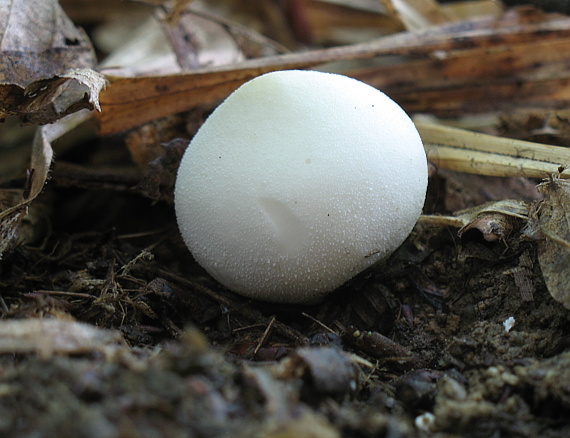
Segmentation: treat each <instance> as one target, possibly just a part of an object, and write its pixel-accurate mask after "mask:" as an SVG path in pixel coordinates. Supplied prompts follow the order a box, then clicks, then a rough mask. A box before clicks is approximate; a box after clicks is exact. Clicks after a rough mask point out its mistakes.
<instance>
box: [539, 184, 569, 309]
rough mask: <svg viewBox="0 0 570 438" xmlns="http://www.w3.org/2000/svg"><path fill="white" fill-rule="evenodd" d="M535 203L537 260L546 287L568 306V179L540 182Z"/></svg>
mask: <svg viewBox="0 0 570 438" xmlns="http://www.w3.org/2000/svg"><path fill="white" fill-rule="evenodd" d="M538 188H539V190H540V192H541V193H542V194H544V200H543V201H542V202H541V203H540V205H539V207H538V211H537V213H538V231H539V233H540V234H542V236H540V237H542V238H541V239H540V240H539V241H538V261H539V263H540V269H541V270H542V275H543V277H544V281H545V282H546V287H547V288H548V291H549V292H550V294H551V295H552V296H553V297H554V299H555V300H557V301H559V302H561V303H562V304H563V305H564V307H566V308H567V309H570V182H568V181H566V180H559V179H552V180H550V181H548V182H546V183H543V184H541V185H540V186H539V187H538Z"/></svg>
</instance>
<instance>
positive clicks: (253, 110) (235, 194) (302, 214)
mask: <svg viewBox="0 0 570 438" xmlns="http://www.w3.org/2000/svg"><path fill="white" fill-rule="evenodd" d="M426 188H427V160H426V155H425V152H424V149H423V145H422V141H421V139H420V136H419V134H418V132H417V130H416V128H415V126H414V124H413V122H412V121H411V120H410V118H409V117H408V116H407V115H406V113H405V112H404V111H403V110H402V108H400V106H398V105H397V104H396V103H395V102H394V101H392V100H391V99H390V98H388V97H387V96H386V95H385V94H383V93H382V92H380V91H378V90H377V89H375V88H373V87H371V86H369V85H366V84H364V83H362V82H360V81H357V80H355V79H352V78H348V77H346V76H341V75H337V74H331V73H321V72H315V71H299V70H289V71H279V72H273V73H268V74H265V75H262V76H259V77H257V78H255V79H253V80H251V81H249V82H247V83H245V84H244V85H242V86H241V87H240V88H238V89H237V90H236V91H235V92H234V93H233V94H231V95H230V96H229V97H228V98H227V99H226V100H225V101H224V102H223V103H222V104H221V105H220V106H219V107H218V108H217V109H216V110H215V111H214V112H213V113H212V114H211V115H210V117H209V118H208V119H207V120H206V122H205V123H204V125H203V126H202V127H201V128H200V129H199V131H198V132H197V133H196V135H195V136H194V138H193V139H192V141H191V142H190V145H189V146H188V148H187V150H186V152H185V154H184V157H183V158H182V161H181V163H180V168H179V170H178V176H177V180H176V187H175V209H176V216H177V220H178V225H179V228H180V231H181V233H182V237H183V238H184V241H185V243H186V245H187V246H188V248H189V249H190V251H191V252H192V254H193V255H194V258H195V259H196V260H197V261H198V263H199V264H200V265H201V266H202V267H203V268H205V269H206V271H207V272H208V273H209V274H210V275H212V276H213V277H214V278H215V279H216V280H218V281H219V282H220V283H222V284H223V285H225V286H226V287H227V288H229V289H231V290H233V291H235V292H237V293H239V294H242V295H245V296H248V297H252V298H256V299H260V300H265V301H273V302H287V303H310V302H316V301H318V300H319V299H320V298H322V296H323V295H324V294H325V293H327V292H330V291H332V290H334V289H336V288H337V287H339V286H341V285H342V284H343V283H345V282H346V281H347V280H349V279H350V278H352V277H353V276H355V275H356V274H358V273H360V272H361V271H363V270H365V269H366V268H368V267H369V266H371V265H372V264H374V263H375V262H377V261H379V260H380V259H383V258H385V257H387V256H388V255H390V254H391V253H392V252H393V251H394V250H395V249H396V248H398V246H400V245H401V244H402V242H403V241H404V240H405V239H406V237H407V236H408V235H409V233H410V232H411V230H412V228H413V227H414V224H415V223H416V221H417V219H418V217H419V215H420V213H421V210H422V207H423V203H424V199H425V194H426Z"/></svg>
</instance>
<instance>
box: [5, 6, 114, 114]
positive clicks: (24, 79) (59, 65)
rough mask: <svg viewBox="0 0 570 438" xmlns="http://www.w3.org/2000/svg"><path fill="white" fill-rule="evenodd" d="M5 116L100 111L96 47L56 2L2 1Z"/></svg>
mask: <svg viewBox="0 0 570 438" xmlns="http://www.w3.org/2000/svg"><path fill="white" fill-rule="evenodd" d="M0 10H2V11H6V13H3V14H2V16H1V17H0V120H1V119H4V118H6V117H7V116H9V115H16V116H18V117H19V118H20V120H21V121H22V122H24V123H35V124H45V123H51V122H54V121H55V120H58V119H59V118H61V117H63V116H65V115H67V114H70V113H72V112H75V111H78V110H80V109H82V108H88V109H94V108H97V109H98V106H99V105H98V95H99V92H100V91H101V89H102V88H103V87H104V85H105V79H104V77H103V76H102V75H100V74H99V73H96V72H95V71H92V70H89V68H91V67H93V66H94V65H95V54H94V51H93V47H92V46H91V43H90V42H89V39H88V38H87V36H86V34H85V33H84V32H83V31H82V30H81V29H78V28H76V27H75V25H74V24H73V23H72V22H71V21H70V20H69V18H68V17H67V16H66V15H65V13H64V12H63V10H62V9H61V7H60V6H59V4H58V3H57V1H56V0H49V1H47V0H35V1H33V0H29V1H25V0H0Z"/></svg>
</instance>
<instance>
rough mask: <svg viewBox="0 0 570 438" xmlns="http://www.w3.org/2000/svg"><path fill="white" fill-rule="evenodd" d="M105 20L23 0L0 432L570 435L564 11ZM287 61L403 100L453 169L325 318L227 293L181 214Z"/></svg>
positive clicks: (218, 8) (338, 10) (5, 51)
mask: <svg viewBox="0 0 570 438" xmlns="http://www.w3.org/2000/svg"><path fill="white" fill-rule="evenodd" d="M92 3H93V2H90V1H77V0H62V1H61V5H62V6H61V7H60V6H59V4H58V3H57V2H55V1H44V2H41V1H34V0H19V1H3V0H0V8H1V9H2V11H4V10H6V11H10V14H4V16H3V17H2V18H0V35H1V36H2V37H1V38H0V41H1V44H0V96H2V97H0V118H2V119H4V118H6V123H5V124H3V125H2V126H0V317H1V320H0V368H1V370H2V372H1V373H0V395H1V397H0V436H5V437H22V436H25V437H32V436H33V437H50V436H61V437H74V438H76V437H85V438H88V437H105V438H115V437H124V436H138V437H143V438H146V437H148V438H150V437H155V436H169V437H212V438H213V437H221V436H235V437H238V438H239V437H244V438H245V437H289V436H291V437H292V436H294V437H325V438H328V437H330V438H337V437H377V436H386V437H388V436H389V437H403V438H407V437H410V438H412V437H418V436H434V437H438V438H452V437H458V436H464V437H473V438H475V437H499V436H514V437H534V436H542V437H548V438H557V437H560V438H563V437H567V436H569V435H570V421H569V420H568V412H569V411H570V398H569V397H568V394H569V393H570V375H569V371H568V370H569V369H570V366H569V365H570V344H569V343H568V336H567V334H568V331H569V330H570V312H569V309H570V295H568V290H569V289H570V287H569V285H568V278H570V277H569V275H568V274H569V273H570V258H569V257H568V254H569V253H568V248H569V245H570V243H569V242H570V232H569V230H570V224H569V220H568V211H570V205H569V204H568V199H569V196H570V195H569V185H568V184H569V183H568V180H567V179H566V178H567V176H568V175H569V174H570V172H568V171H567V166H568V165H569V163H568V162H569V160H570V158H569V157H570V156H569V155H568V147H570V137H569V135H568V134H569V133H570V129H569V126H570V123H569V121H568V120H569V117H568V111H567V110H566V108H567V107H568V104H569V101H570V97H569V96H570V95H569V94H568V90H569V88H568V87H569V85H568V72H569V71H570V70H569V69H568V63H569V62H570V58H569V57H568V53H567V52H568V51H567V50H566V48H567V46H568V43H569V38H570V19H569V18H568V16H566V15H563V13H564V10H563V9H561V8H560V7H558V8H557V10H558V13H549V12H546V11H543V10H541V9H538V8H536V7H529V6H521V7H511V6H510V5H506V4H502V3H501V2H487V1H484V0H470V1H467V2H459V3H451V4H448V3H440V2H437V1H433V0H430V1H429V2H426V1H423V0H405V1H390V0H383V1H381V2H377V1H373V0H350V1H343V2H339V1H336V0H303V1H291V2H275V1H272V0H259V1H257V2H239V1H234V0H214V1H208V2H205V1H201V0H194V1H191V2H190V1H178V2H166V1H157V0H153V1H148V2H146V3H145V4H142V3H141V2H135V3H126V2H120V1H116V0H104V1H102V2H100V3H99V2H98V3H97V6H96V7H93V4H92ZM505 3H509V4H510V3H513V2H505ZM533 3H535V4H536V5H538V6H542V5H543V3H548V2H539V1H536V2H533ZM552 3H555V2H552ZM548 6H549V7H548V9H549V10H552V8H551V7H550V6H552V5H548ZM63 11H66V13H68V14H69V16H70V17H71V18H72V20H73V21H72V20H71V19H69V18H68V17H67V15H66V13H64V12H63ZM117 16H119V17H121V18H120V20H117V19H116V17H117ZM113 17H115V18H113ZM78 25H81V26H83V27H84V28H85V29H86V31H83V30H81V28H79V27H78ZM94 47H95V48H94ZM96 56H97V57H98V58H99V59H97V60H96V58H95V57H96ZM288 68H315V69H323V70H327V71H329V70H330V71H335V72H339V73H344V74H347V75H349V76H353V77H356V78H358V79H360V80H363V81H365V82H368V83H370V84H372V85H373V86H376V87H379V88H381V89H382V90H383V91H385V92H386V93H387V94H388V95H390V96H391V97H392V98H393V99H394V100H396V101H397V102H399V103H400V104H402V105H403V106H404V107H405V108H406V110H407V111H408V112H409V113H410V114H411V115H413V116H414V120H415V121H416V123H417V126H418V128H419V130H420V131H421V135H422V137H423V139H424V143H425V145H426V150H427V152H428V158H429V160H430V181H429V188H428V196H427V201H426V204H425V208H424V215H423V216H422V218H421V220H420V221H419V222H418V224H417V225H416V227H415V229H414V232H413V233H412V235H411V236H410V237H409V238H408V240H407V241H406V242H405V243H404V244H403V245H402V246H401V248H400V249H399V250H398V251H397V252H396V253H395V254H394V255H393V256H392V257H390V258H389V259H388V260H385V261H382V262H381V263H379V264H377V265H375V266H373V267H371V268H370V269H369V270H367V271H366V272H364V273H362V274H361V275H359V276H357V277H355V278H353V279H352V280H350V281H349V282H348V283H347V284H345V285H343V286H342V287H340V288H339V289H338V290H337V291H335V292H333V293H332V294H330V295H329V296H327V297H326V299H325V300H323V301H322V302H321V303H319V304H315V305H279V306H276V305H275V304H270V303H264V302H258V301H252V300H248V299H246V298H244V297H241V296H238V295H236V294H233V293H231V292H230V291H228V290H227V289H225V288H224V287H222V286H221V285H220V284H218V283H217V282H216V281H215V280H214V279H212V278H211V277H210V276H208V274H207V273H206V272H205V271H204V270H203V269H201V268H200V266H199V265H198V264H197V263H196V262H195V261H194V260H193V258H192V256H191V254H189V253H188V250H187V249H186V247H185V245H184V243H183V241H182V239H181V237H180V235H179V232H178V230H177V226H176V219H175V215H174V211H173V206H172V187H173V183H174V179H175V174H176V170H177V167H178V162H179V159H180V156H181V155H182V153H183V151H184V149H185V147H186V145H187V144H188V141H189V139H191V138H192V137H193V135H194V134H195V133H196V131H197V129H198V128H199V127H200V126H201V124H202V123H203V122H204V120H205V119H206V118H207V117H208V115H209V114H210V113H211V111H212V110H213V109H214V108H215V107H216V106H217V105H218V104H219V102H220V100H221V99H223V98H225V97H226V96H227V95H228V94H229V93H230V92H231V91H233V90H234V89H235V88H236V87H237V86H239V85H240V84H242V83H243V82H245V81H247V80H248V79H251V78H253V77H255V76H257V75H260V74H262V73H264V72H267V71H273V70H282V69H288ZM107 81H108V86H107V88H106V89H105V90H104V91H103V87H104V86H105V83H107ZM99 101H100V109H101V112H100V113H98V114H96V115H95V114H94V113H93V112H90V111H88V110H95V109H98V102H99ZM81 108H83V109H81ZM80 109H81V110H80ZM68 113H73V114H70V115H68V116H65V117H63V116H64V115H66V114H68ZM19 122H26V123H32V124H38V125H40V126H38V127H37V128H36V129H35V134H34V132H33V131H30V130H29V128H28V129H24V128H20V127H18V126H17V125H18V123H19ZM308 122H309V121H308ZM48 123H50V124H48ZM96 125H97V126H96ZM473 131H477V132H473ZM24 163H28V164H24ZM405 171H406V169H402V172H405ZM218 177H219V178H223V175H219V176H218Z"/></svg>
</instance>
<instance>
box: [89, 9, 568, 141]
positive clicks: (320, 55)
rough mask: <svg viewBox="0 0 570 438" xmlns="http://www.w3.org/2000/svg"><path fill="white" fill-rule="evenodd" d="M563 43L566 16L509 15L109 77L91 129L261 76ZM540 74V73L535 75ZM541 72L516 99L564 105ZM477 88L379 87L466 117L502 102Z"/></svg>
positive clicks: (215, 96)
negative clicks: (386, 58) (171, 71)
mask: <svg viewBox="0 0 570 438" xmlns="http://www.w3.org/2000/svg"><path fill="white" fill-rule="evenodd" d="M535 15H536V14H535ZM538 36H539V37H540V38H538ZM568 39H570V19H568V18H567V17H556V16H554V17H550V16H546V17H544V16H542V15H539V16H535V17H534V21H533V20H530V22H529V21H528V20H527V21H525V20H524V19H522V18H521V19H520V20H517V19H516V18H512V17H511V18H510V19H508V20H507V21H497V20H495V19H476V20H469V21H462V22H458V23H454V24H451V25H445V26H440V27H436V28H432V29H430V30H426V31H423V32H402V33H400V34H396V35H391V36H388V37H384V38H380V39H376V40H373V41H370V42H366V43H362V44H356V45H352V46H345V47H335V48H332V49H323V50H315V51H309V52H302V53H293V54H285V55H279V56H270V57H266V58H260V59H254V60H247V61H244V62H242V63H239V64H235V65H228V66H220V67H214V68H209V69H199V70H196V71H193V72H191V73H184V74H177V75H170V76H158V77H137V78H133V77H111V78H109V79H110V80H111V86H110V87H108V89H107V90H105V91H104V92H103V93H102V94H101V107H102V110H103V111H102V112H101V113H100V115H98V122H99V129H100V132H101V133H102V134H109V133H113V132H119V131H122V130H126V129H129V128H131V127H134V126H137V125H139V124H142V123H144V122H146V121H150V120H153V119H157V118H161V117H164V116H166V115H169V114H174V113H176V112H181V111H185V110H188V109H189V108H192V107H194V106H198V105H202V104H207V103H212V102H215V101H217V100H219V99H222V98H224V97H226V96H227V95H228V94H230V93H231V92H232V91H234V90H235V89H236V88H237V87H238V86H239V85H241V84H243V83H244V82H246V81H248V80H250V79H253V78H254V77H256V76H258V75H260V74H263V73H267V72H269V71H275V70H284V69H293V68H308V67H311V66H315V65H319V64H324V63H328V62H333V61H340V60H358V59H371V58H373V57H375V56H380V55H394V54H397V55H426V56H427V55H431V54H432V53H433V52H434V51H441V52H448V53H454V54H456V53H460V52H461V50H469V51H470V53H471V52H472V51H473V50H475V49H479V50H481V51H480V52H478V62H479V64H485V63H481V56H482V55H485V54H489V53H494V51H500V50H498V49H499V48H507V47H511V46H512V45H523V46H524V47H525V50H526V51H528V52H531V51H532V50H533V49H535V48H536V47H535V45H536V44H539V45H541V46H542V45H543V44H546V43H548V42H552V44H553V46H552V47H551V48H552V50H554V49H553V47H558V45H559V44H561V43H563V42H564V43H566V44H567V41H568ZM557 43H559V44H557ZM558 50H559V49H558ZM434 66H436V65H434ZM398 68H399V70H398V72H399V73H400V75H402V74H403V72H405V71H411V72H414V71H415V70H414V69H410V68H409V66H408V67H406V68H402V65H400V66H399V67H398ZM535 68H540V66H535ZM543 70H544V68H543V69H542V70H541V71H543ZM546 70H548V68H546ZM381 72H382V69H378V70H376V71H375V72H372V73H371V72H368V75H362V72H359V73H360V74H361V75H359V77H358V78H359V79H362V80H364V82H368V83H371V84H372V85H374V86H378V84H377V82H378V81H379V80H380V79H381V74H380V73H381ZM345 73H347V74H351V73H350V72H345ZM544 74H546V75H547V76H548V75H550V76H548V77H546V78H544V77H543V78H540V81H538V80H536V78H532V77H529V78H527V79H528V82H526V83H525V84H524V86H522V88H516V90H517V91H516V93H517V95H516V97H517V98H518V99H520V98H521V95H522V94H523V93H527V95H530V96H535V100H536V99H540V102H541V104H547V103H548V102H549V103H548V104H550V105H562V104H564V103H566V104H567V103H568V102H570V87H569V86H568V84H567V82H568V70H567V69H566V68H560V67H559V68H558V69H557V70H556V74H555V75H554V76H553V75H552V72H550V73H549V72H548V71H544ZM499 79H500V78H499ZM499 79H497V81H498V82H497V84H496V86H497V87H498V88H497V89H498V90H499V89H501V90H503V92H505V89H506V88H508V90H510V95H509V98H510V99H513V98H514V97H513V96H512V94H513V92H512V90H513V83H512V82H509V83H507V84H505V83H504V82H501V80H499ZM545 79H546V80H545ZM458 81H459V82H458ZM452 82H453V81H452ZM480 84H481V80H480V79H479V80H478V81H477V84H476V85H475V83H472V84H471V83H469V84H467V85H468V87H467V88H465V89H464V88H461V86H460V85H461V81H460V80H459V79H457V80H456V81H455V82H453V83H450V82H449V81H448V82H445V81H444V82H443V83H441V85H440V89H435V90H433V89H428V90H427V91H425V92H420V90H414V91H413V92H410V93H409V94H405V92H404V91H401V93H403V94H398V93H397V92H395V91H396V90H395V88H392V89H390V87H380V88H382V89H383V91H385V92H387V93H388V94H390V95H391V97H393V98H394V99H395V100H396V101H398V102H399V103H401V104H403V106H404V107H405V108H407V109H411V111H429V112H436V113H437V112H438V111H443V112H446V111H448V109H449V108H448V101H450V102H451V103H452V104H454V105H455V106H453V105H452V107H451V110H452V111H453V114H456V113H457V111H458V110H460V111H462V112H463V113H468V112H469V111H470V110H471V111H477V110H480V109H485V108H487V109H488V107H482V106H481V105H480V106H477V105H473V103H472V102H471V98H473V97H474V96H475V97H476V98H477V99H480V100H483V101H485V102H489V101H490V100H492V103H493V105H495V106H501V105H505V104H508V102H509V100H508V97H507V96H505V98H504V99H503V100H501V99H496V98H495V95H493V94H492V93H490V92H489V91H488V90H486V89H485V88H484V87H481V85H480ZM565 84H566V85H565ZM408 85H409V84H408V83H406V81H405V80H404V81H403V82H402V79H401V76H400V80H399V82H398V81H396V82H395V83H394V84H393V87H397V86H399V87H400V90H404V89H405V87H407V86H408ZM469 87H473V88H474V89H475V88H476V94H474V95H473V94H470V93H468V92H467V91H469V90H470V88H469ZM445 90H447V94H446V93H445V92H444V91H445ZM392 91H394V92H395V93H392ZM477 93H478V94H477ZM546 100H548V102H546ZM510 102H511V103H512V102H514V101H513V100H511V101H510ZM448 112H449V111H448Z"/></svg>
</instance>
